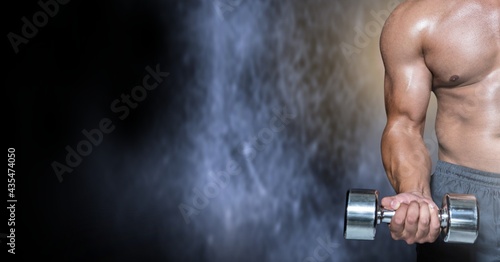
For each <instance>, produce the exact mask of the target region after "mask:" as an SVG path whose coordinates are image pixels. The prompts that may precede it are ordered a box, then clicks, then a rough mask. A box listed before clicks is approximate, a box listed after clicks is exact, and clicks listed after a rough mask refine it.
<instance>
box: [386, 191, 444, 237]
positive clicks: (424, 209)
mask: <svg viewBox="0 0 500 262" xmlns="http://www.w3.org/2000/svg"><path fill="white" fill-rule="evenodd" d="M381 204H382V207H383V208H385V209H389V210H395V211H396V212H395V214H394V216H393V217H392V219H391V223H390V224H389V229H390V231H391V237H392V238H393V239H394V240H404V241H406V243H407V244H413V243H426V242H434V241H435V240H436V239H437V237H438V236H439V233H440V231H441V222H440V220H439V215H438V214H439V208H438V207H437V205H436V204H435V203H434V201H432V198H431V197H430V196H424V195H423V194H422V193H420V192H406V193H400V194H397V195H395V196H389V197H384V198H382V201H381Z"/></svg>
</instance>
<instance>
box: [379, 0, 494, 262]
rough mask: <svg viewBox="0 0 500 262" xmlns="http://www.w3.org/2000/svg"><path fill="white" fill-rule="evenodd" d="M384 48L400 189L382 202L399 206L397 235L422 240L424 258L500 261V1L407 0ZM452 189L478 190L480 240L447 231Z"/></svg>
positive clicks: (386, 147) (391, 160) (391, 150)
mask: <svg viewBox="0 0 500 262" xmlns="http://www.w3.org/2000/svg"><path fill="white" fill-rule="evenodd" d="M380 49H381V53H382V58H383V61H384V66H385V84H384V91H385V103H386V112H387V125H386V127H385V130H384V133H383V135H382V145H381V149H382V160H383V164H384V167H385V170H386V173H387V177H388V179H389V181H390V183H391V185H392V186H393V188H394V189H395V191H396V193H397V195H395V196H390V197H385V198H383V199H382V201H381V203H382V206H384V207H385V208H387V209H393V210H396V213H395V215H394V217H393V218H392V220H391V223H390V226H389V227H390V231H391V235H392V238H394V239H396V240H404V241H406V242H407V243H408V244H413V243H418V245H417V256H418V261H488V262H489V261H500V0H407V1H405V2H403V3H402V4H400V5H399V6H398V7H397V8H396V9H395V10H394V11H393V12H392V14H391V15H390V17H389V18H388V19H387V21H386V23H385V25H384V28H383V31H382V35H381V40H380ZM431 92H434V94H435V95H436V98H437V101H438V111H437V118H436V135H437V138H438V141H439V161H438V163H437V165H436V168H435V171H434V174H433V175H432V176H431V172H432V171H431V168H432V161H431V158H430V155H429V152H428V150H427V148H426V146H425V144H424V141H423V137H422V136H423V132H424V124H425V117H426V111H427V107H428V104H429V99H430V96H431ZM448 192H449V193H462V194H474V195H476V197H477V198H478V202H479V212H480V226H479V228H480V230H479V236H478V239H477V240H476V243H475V244H474V245H470V244H468V245H465V244H464V245H458V244H451V243H442V240H441V239H440V238H438V237H439V234H440V227H439V221H438V215H437V214H438V209H439V207H440V206H441V199H442V197H443V195H444V194H445V193H448ZM435 203H438V204H439V205H436V204H435ZM423 243H426V244H423ZM431 243H432V244H431Z"/></svg>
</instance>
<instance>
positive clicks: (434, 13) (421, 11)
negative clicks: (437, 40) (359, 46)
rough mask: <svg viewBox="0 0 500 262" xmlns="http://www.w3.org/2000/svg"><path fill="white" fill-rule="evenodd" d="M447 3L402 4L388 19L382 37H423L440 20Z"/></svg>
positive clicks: (419, 0)
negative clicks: (444, 4)
mask: <svg viewBox="0 0 500 262" xmlns="http://www.w3.org/2000/svg"><path fill="white" fill-rule="evenodd" d="M442 2H446V1H444V0H443V1H432V0H406V1H403V2H402V3H400V4H399V5H398V6H397V7H396V8H395V9H394V10H393V11H392V12H391V14H390V15H389V17H388V18H387V20H386V22H385V24H384V27H383V29H382V37H387V36H389V37H390V36H392V35H399V36H402V37H406V38H413V39H416V38H419V37H423V35H424V34H425V32H426V31H427V30H428V29H429V28H430V27H431V26H432V24H433V23H435V22H436V21H437V20H438V19H439V14H440V13H442V6H443V3H442Z"/></svg>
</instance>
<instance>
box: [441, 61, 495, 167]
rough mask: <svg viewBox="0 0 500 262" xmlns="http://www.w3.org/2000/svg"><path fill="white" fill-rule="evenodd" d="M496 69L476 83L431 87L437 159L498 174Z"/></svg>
mask: <svg viewBox="0 0 500 262" xmlns="http://www.w3.org/2000/svg"><path fill="white" fill-rule="evenodd" d="M499 79H500V70H495V71H493V72H492V73H491V74H490V75H489V76H488V77H486V78H485V79H483V80H482V81H480V82H477V83H474V84H470V85H467V86H461V87H441V88H436V89H435V90H434V92H435V94H436V97H437V98H438V99H437V101H438V112H437V117H436V135H437V138H438V141H439V159H440V160H442V161H445V162H449V163H453V164H457V165H461V166H465V167H469V168H473V169H478V170H481V171H486V172H492V173H497V174H498V175H499V176H500V81H499Z"/></svg>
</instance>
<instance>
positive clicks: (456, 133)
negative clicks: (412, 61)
mask: <svg viewBox="0 0 500 262" xmlns="http://www.w3.org/2000/svg"><path fill="white" fill-rule="evenodd" d="M426 2H428V3H429V6H428V7H429V9H430V10H432V11H429V12H428V13H429V14H430V15H429V16H427V17H426V18H425V19H423V20H422V24H421V25H420V26H421V27H422V29H423V30H425V34H423V35H424V36H425V37H424V39H423V41H422V45H423V53H424V58H425V63H426V66H427V67H428V69H429V70H430V71H431V73H432V90H433V92H434V93H435V94H436V97H437V101H438V112H437V118H436V134H437V137H438V141H439V158H440V159H441V160H443V161H447V162H451V163H455V164H459V165H462V166H466V167H470V168H475V169H479V170H483V171H489V172H494V173H500V1H498V0H472V1H471V0H458V1H444V0H441V1H426Z"/></svg>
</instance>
